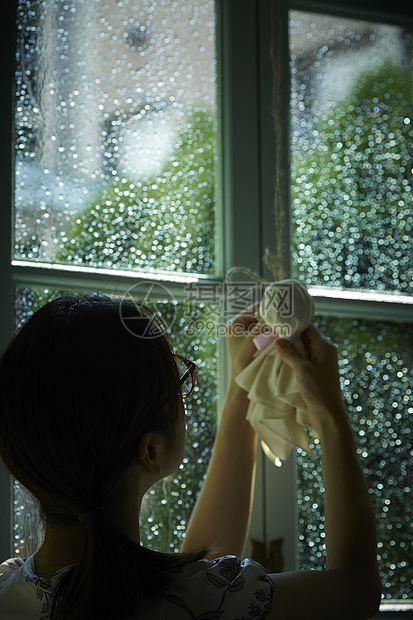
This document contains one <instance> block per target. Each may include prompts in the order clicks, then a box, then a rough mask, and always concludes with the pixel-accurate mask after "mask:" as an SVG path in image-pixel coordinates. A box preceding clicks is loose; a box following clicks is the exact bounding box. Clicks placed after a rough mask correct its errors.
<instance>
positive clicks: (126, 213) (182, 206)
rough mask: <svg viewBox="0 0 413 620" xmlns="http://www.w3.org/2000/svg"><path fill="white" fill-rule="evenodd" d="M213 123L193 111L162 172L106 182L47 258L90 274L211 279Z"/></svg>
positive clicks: (202, 111) (206, 113) (204, 113)
mask: <svg viewBox="0 0 413 620" xmlns="http://www.w3.org/2000/svg"><path fill="white" fill-rule="evenodd" d="M215 160H216V146H215V117H214V115H213V114H212V113H210V112H209V111H208V110H207V109H206V108H195V109H193V110H192V111H191V112H190V113H189V115H188V117H187V119H186V121H185V123H184V124H183V126H182V127H181V129H180V130H179V131H178V133H177V136H176V139H175V144H174V148H173V150H172V152H171V153H170V154H169V156H168V157H167V159H166V162H165V164H164V167H163V170H162V171H161V173H160V174H156V175H154V176H153V177H152V178H147V179H145V180H142V179H129V178H125V177H122V176H118V175H116V176H114V178H113V180H112V181H111V182H109V183H108V184H107V186H106V187H104V188H103V189H102V190H101V191H99V193H98V194H97V195H96V196H95V197H94V199H93V200H91V201H90V202H89V203H88V204H86V206H85V207H84V208H83V209H82V210H81V211H80V212H77V213H76V214H75V216H74V218H75V219H74V221H73V223H72V224H71V225H69V226H68V227H67V228H66V230H65V231H64V232H62V233H61V239H60V242H59V246H60V247H59V249H58V251H57V252H56V256H55V259H56V260H57V261H58V262H67V263H71V264H88V265H90V266H98V267H115V268H116V267H117V268H120V267H123V268H126V269H131V268H141V269H144V268H146V269H147V268H149V269H159V270H168V271H184V272H191V273H208V274H213V273H214V270H215V196H214V190H215V179H214V174H215Z"/></svg>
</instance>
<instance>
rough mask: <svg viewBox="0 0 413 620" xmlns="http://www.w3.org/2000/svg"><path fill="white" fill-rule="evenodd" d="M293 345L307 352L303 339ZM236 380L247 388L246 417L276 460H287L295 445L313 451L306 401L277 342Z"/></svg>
mask: <svg viewBox="0 0 413 620" xmlns="http://www.w3.org/2000/svg"><path fill="white" fill-rule="evenodd" d="M294 345H295V346H296V347H297V348H298V349H299V351H300V352H301V353H303V355H305V348H304V345H303V343H302V341H301V340H298V341H297V342H295V343H294ZM236 381H237V383H238V384H239V385H240V386H241V387H242V388H244V390H247V392H248V398H249V400H250V404H249V407H248V412H247V420H248V421H249V422H250V424H251V426H252V427H253V428H254V429H255V431H256V432H257V433H258V436H259V437H260V439H261V445H262V448H263V450H264V452H265V454H266V455H267V456H268V458H269V459H271V460H272V461H274V462H275V463H277V462H278V460H279V459H280V460H282V461H285V460H286V458H287V457H288V456H289V454H290V452H291V450H292V449H293V447H295V446H297V447H299V448H302V449H303V450H305V451H306V452H309V453H311V449H310V446H309V443H308V437H307V433H306V432H305V430H304V426H309V425H310V424H309V420H308V416H307V412H306V411H305V405H304V401H303V399H302V398H301V395H300V393H299V392H298V391H297V385H296V379H295V375H294V373H293V372H292V371H291V369H290V367H289V366H287V365H286V364H284V362H283V361H282V360H281V358H280V356H279V354H278V353H277V350H276V348H275V346H274V343H271V344H270V345H268V347H266V348H265V349H264V350H263V351H261V352H260V353H259V354H258V356H257V357H256V358H255V359H254V360H253V361H252V362H251V363H250V364H249V365H248V366H247V367H246V368H245V369H244V370H243V371H242V372H241V373H240V374H239V375H238V376H237V377H236ZM277 464H279V463H277Z"/></svg>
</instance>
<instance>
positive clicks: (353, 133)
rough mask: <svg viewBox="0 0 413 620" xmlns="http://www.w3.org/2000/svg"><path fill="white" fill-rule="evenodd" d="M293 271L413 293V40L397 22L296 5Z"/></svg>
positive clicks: (328, 281) (317, 281)
mask: <svg viewBox="0 0 413 620" xmlns="http://www.w3.org/2000/svg"><path fill="white" fill-rule="evenodd" d="M289 29H290V71H291V79H292V90H291V152H292V157H291V180H292V188H291V192H292V194H291V199H292V214H293V226H292V229H293V244H294V260H295V272H296V275H297V276H300V277H301V278H303V279H305V280H306V281H307V283H308V284H313V285H327V286H337V287H347V288H357V289H375V290H386V291H397V292H400V293H406V294H407V293H411V292H412V278H413V244H412V219H413V197H412V186H411V178H412V176H411V175H412V161H413V146H412V145H413V141H412V137H413V116H412V45H413V36H412V34H413V31H412V30H411V29H406V28H402V27H397V26H390V25H384V24H375V23H370V22H364V21H355V20H350V19H341V18H337V17H330V16H325V15H316V14H311V13H303V12H300V11H291V12H290V25H289Z"/></svg>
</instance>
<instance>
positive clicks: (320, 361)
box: [268, 326, 381, 620]
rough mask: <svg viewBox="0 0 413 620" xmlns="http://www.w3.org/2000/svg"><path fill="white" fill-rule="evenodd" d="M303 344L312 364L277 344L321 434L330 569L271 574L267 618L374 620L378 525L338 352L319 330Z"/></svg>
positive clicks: (309, 332) (285, 345)
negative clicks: (272, 586)
mask: <svg viewBox="0 0 413 620" xmlns="http://www.w3.org/2000/svg"><path fill="white" fill-rule="evenodd" d="M303 340H304V342H305V343H306V346H307V350H308V354H309V357H308V359H304V358H303V357H302V356H301V355H300V354H299V352H298V351H297V349H296V348H295V347H294V346H293V345H291V344H290V343H288V342H286V341H284V340H279V341H278V342H277V344H276V346H277V349H278V351H279V353H280V355H281V356H282V358H283V360H284V362H285V363H287V364H289V365H290V366H291V368H292V369H293V370H294V372H295V374H296V377H297V381H298V384H299V389H300V392H301V395H302V397H303V399H304V401H305V403H306V405H307V411H308V415H309V418H310V421H311V425H312V427H313V428H315V429H316V431H317V432H318V433H319V436H320V441H321V448H322V466H323V482H324V488H325V535H326V550H327V562H326V570H324V571H295V572H290V573H284V574H279V575H272V579H273V581H274V584H275V594H274V602H273V607H272V610H271V612H270V615H269V616H268V620H272V619H274V620H275V619H277V620H283V619H291V618H300V617H305V618H306V619H307V620H311V619H317V620H323V619H324V618H325V619H326V620H327V619H328V620H331V619H332V618H334V620H341V619H342V620H347V619H348V618H352V620H357V619H362V618H371V617H372V616H373V615H374V614H375V613H376V612H377V611H378V607H379V603H380V593H381V584H380V579H379V573H378V566H377V559H376V528H375V520H374V514H373V509H372V505H371V502H370V497H369V493H368V488H367V484H366V481H365V479H364V475H363V472H362V469H361V466H360V462H359V459H358V457H357V452H356V445H355V440H354V435H353V432H352V429H351V425H350V421H349V418H348V414H347V410H346V406H345V404H344V401H343V399H342V396H341V391H340V385H339V374H338V365H337V348H336V347H335V346H334V345H333V344H332V343H331V342H330V341H329V340H327V339H326V338H324V337H323V336H322V334H321V333H320V332H319V331H318V330H317V329H316V328H315V327H314V326H310V327H309V328H308V329H307V330H306V331H305V332H304V338H303Z"/></svg>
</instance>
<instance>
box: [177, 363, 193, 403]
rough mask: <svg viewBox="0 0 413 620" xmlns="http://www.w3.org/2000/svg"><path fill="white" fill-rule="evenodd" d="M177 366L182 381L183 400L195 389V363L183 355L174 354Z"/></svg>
mask: <svg viewBox="0 0 413 620" xmlns="http://www.w3.org/2000/svg"><path fill="white" fill-rule="evenodd" d="M173 356H174V358H175V361H176V365H177V367H178V372H179V377H180V381H181V394H182V398H186V397H187V396H189V394H190V393H191V392H192V390H193V389H194V387H195V368H196V365H195V364H194V362H190V361H189V360H187V359H185V358H184V357H182V356H181V355H176V353H174V354H173Z"/></svg>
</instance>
